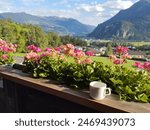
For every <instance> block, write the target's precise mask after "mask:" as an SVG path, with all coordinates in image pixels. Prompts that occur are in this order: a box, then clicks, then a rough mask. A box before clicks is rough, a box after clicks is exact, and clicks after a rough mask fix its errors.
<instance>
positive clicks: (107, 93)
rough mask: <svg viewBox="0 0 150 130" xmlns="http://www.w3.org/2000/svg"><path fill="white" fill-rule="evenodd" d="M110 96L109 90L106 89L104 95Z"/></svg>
mask: <svg viewBox="0 0 150 130" xmlns="http://www.w3.org/2000/svg"><path fill="white" fill-rule="evenodd" d="M110 94H111V89H110V88H106V91H105V95H106V96H107V95H110Z"/></svg>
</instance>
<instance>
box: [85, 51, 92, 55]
mask: <svg viewBox="0 0 150 130" xmlns="http://www.w3.org/2000/svg"><path fill="white" fill-rule="evenodd" d="M85 54H86V55H87V56H94V53H93V52H92V51H87V52H86V53H85Z"/></svg>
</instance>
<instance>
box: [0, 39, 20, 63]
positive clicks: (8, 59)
mask: <svg viewBox="0 0 150 130" xmlns="http://www.w3.org/2000/svg"><path fill="white" fill-rule="evenodd" d="M16 47H17V45H16V44H12V43H9V44H8V43H7V42H6V41H4V40H1V39H0V65H3V64H11V63H12V62H14V60H13V58H12V55H11V53H14V52H16Z"/></svg>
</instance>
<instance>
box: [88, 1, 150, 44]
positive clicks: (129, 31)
mask: <svg viewBox="0 0 150 130" xmlns="http://www.w3.org/2000/svg"><path fill="white" fill-rule="evenodd" d="M88 36H89V37H93V38H97V39H112V38H122V39H127V40H136V41H137V40H139V41H141V40H145V41H150V0H140V1H139V2H137V3H135V4H134V5H133V6H131V7H130V8H128V9H126V10H121V11H120V12H119V13H118V14H116V15H115V16H114V17H112V18H111V19H109V20H108V21H106V22H104V23H102V24H99V25H98V26H97V27H96V28H95V29H94V31H93V32H92V33H90V34H89V35H88Z"/></svg>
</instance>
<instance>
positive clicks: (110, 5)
mask: <svg viewBox="0 0 150 130" xmlns="http://www.w3.org/2000/svg"><path fill="white" fill-rule="evenodd" d="M134 3H135V2H133V0H106V1H105V2H103V3H98V2H97V1H94V2H91V4H80V5H78V6H77V8H76V10H77V11H79V12H80V13H82V14H85V18H84V19H83V18H81V19H82V21H83V22H84V23H85V22H87V21H88V22H89V24H98V23H101V22H104V21H106V20H108V19H109V18H111V17H113V16H114V15H115V14H117V13H118V12H119V11H120V10H122V9H127V8H129V7H130V6H132V5H133V4H134ZM88 14H89V15H88ZM90 16H91V17H90ZM90 18H91V20H90ZM93 18H94V20H93ZM87 19H88V20H87ZM90 21H93V22H90Z"/></svg>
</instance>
